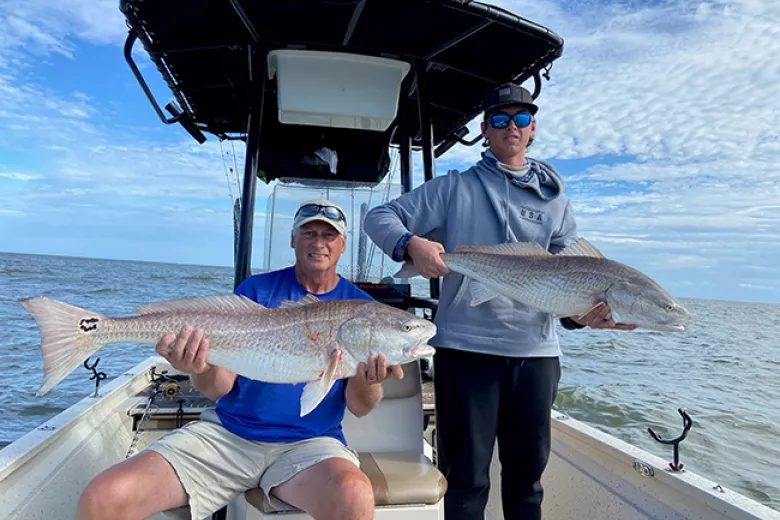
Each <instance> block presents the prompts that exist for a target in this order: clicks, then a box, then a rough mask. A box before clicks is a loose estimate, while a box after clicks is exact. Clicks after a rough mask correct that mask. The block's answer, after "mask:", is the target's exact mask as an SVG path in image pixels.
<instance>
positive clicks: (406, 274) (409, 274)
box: [393, 262, 420, 278]
mask: <svg viewBox="0 0 780 520" xmlns="http://www.w3.org/2000/svg"><path fill="white" fill-rule="evenodd" d="M415 276H420V273H418V272H417V269H415V267H414V264H413V263H412V262H404V264H403V265H402V266H401V269H400V270H399V271H398V272H397V273H395V274H394V275H393V278H414V277H415Z"/></svg>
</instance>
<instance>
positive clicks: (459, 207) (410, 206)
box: [364, 151, 577, 357]
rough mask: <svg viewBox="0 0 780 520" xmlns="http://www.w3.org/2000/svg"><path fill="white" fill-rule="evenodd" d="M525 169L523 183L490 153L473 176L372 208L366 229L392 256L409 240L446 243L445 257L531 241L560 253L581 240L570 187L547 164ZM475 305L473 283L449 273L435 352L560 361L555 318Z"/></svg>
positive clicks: (439, 182) (511, 305) (440, 181)
mask: <svg viewBox="0 0 780 520" xmlns="http://www.w3.org/2000/svg"><path fill="white" fill-rule="evenodd" d="M527 164H528V171H527V172H526V173H525V174H523V171H522V170H520V175H521V176H519V175H518V171H517V170H516V169H515V170H514V171H511V172H510V171H509V169H508V168H507V167H505V166H504V165H502V164H500V163H498V161H497V160H496V158H495V156H493V154H492V153H491V152H489V151H488V152H485V153H483V155H482V159H481V160H480V161H479V162H477V163H476V164H475V165H474V166H472V167H471V168H469V169H468V170H466V171H464V172H458V171H456V170H452V171H450V172H449V173H448V175H444V176H441V177H436V178H434V179H433V180H431V181H429V182H426V183H424V184H423V185H422V186H419V187H418V188H417V189H415V190H412V191H411V192H409V193H406V194H404V195H402V196H401V197H399V198H398V199H396V200H394V201H391V202H388V203H386V204H384V205H382V206H379V207H376V208H374V209H372V210H371V211H370V212H369V213H368V214H367V215H366V218H365V224H364V229H365V231H366V233H367V234H368V236H369V237H370V238H371V240H373V241H374V242H375V243H376V244H377V246H378V247H380V248H381V249H382V250H383V251H384V252H385V253H386V254H388V255H390V256H393V253H394V251H395V252H396V253H397V252H398V250H399V249H398V246H399V244H403V243H404V242H403V241H404V240H405V239H408V236H409V234H410V233H413V234H415V235H417V236H421V237H424V238H427V239H429V240H435V241H437V242H440V243H441V244H442V245H443V246H444V249H445V250H446V251H447V252H452V251H454V250H455V248H456V247H458V246H461V245H492V244H501V243H505V242H523V241H533V242H538V243H539V244H541V245H542V246H543V247H545V248H547V249H548V250H549V251H550V252H552V253H556V252H558V251H560V250H561V249H563V248H564V247H566V246H567V245H569V244H571V243H572V242H574V241H575V240H576V239H577V225H576V223H575V221H574V215H573V213H572V208H571V202H570V201H569V199H568V197H566V196H565V195H563V192H564V190H565V183H564V181H563V179H562V178H561V177H560V175H559V174H558V173H557V172H556V171H555V170H554V169H553V168H552V166H550V165H549V164H547V163H545V162H543V161H539V160H535V159H531V158H529V159H528V162H527ZM395 259H396V260H400V259H399V258H397V257H396V258H395ZM469 301H470V297H469V291H468V283H467V280H465V279H464V277H463V276H462V275H461V274H459V273H456V272H454V271H450V273H449V274H448V275H447V276H445V277H444V279H443V283H442V290H441V297H440V299H439V307H438V311H437V313H436V319H435V323H436V325H437V328H438V332H437V334H436V336H435V337H434V338H433V339H432V340H431V341H430V342H429V343H430V344H431V345H433V346H436V347H445V348H453V349H458V350H467V351H471V352H481V353H487V354H496V355H502V356H513V357H551V356H559V355H560V352H561V351H560V347H559V345H558V336H557V334H556V331H555V322H554V318H553V317H552V316H551V315H550V314H547V313H544V312H539V311H536V310H534V309H531V308H529V307H527V306H525V305H523V304H521V303H518V302H515V301H513V300H510V299H509V298H506V297H503V296H499V297H498V298H495V299H494V300H492V301H490V302H487V303H484V304H482V305H478V306H476V307H471V306H470V305H469Z"/></svg>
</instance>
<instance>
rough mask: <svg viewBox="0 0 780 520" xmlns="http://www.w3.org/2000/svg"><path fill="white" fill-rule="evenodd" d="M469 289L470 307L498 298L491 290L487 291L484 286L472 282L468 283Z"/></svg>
mask: <svg viewBox="0 0 780 520" xmlns="http://www.w3.org/2000/svg"><path fill="white" fill-rule="evenodd" d="M469 289H470V290H471V304H470V305H471V306H472V307H476V306H477V305H482V304H483V303H485V302H489V301H490V300H492V299H493V298H496V297H498V296H499V294H498V293H497V292H495V291H494V290H492V289H488V288H487V287H485V286H484V285H482V284H481V283H479V282H476V281H474V280H471V281H470V282H469Z"/></svg>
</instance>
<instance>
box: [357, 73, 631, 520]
mask: <svg viewBox="0 0 780 520" xmlns="http://www.w3.org/2000/svg"><path fill="white" fill-rule="evenodd" d="M483 108H484V110H485V119H484V121H483V122H482V134H483V136H484V137H485V139H486V140H487V142H488V143H489V149H488V150H487V151H485V152H484V153H483V156H482V159H481V160H480V161H478V162H477V163H476V164H475V165H474V166H472V167H471V168H469V169H468V170H466V171H464V172H457V171H451V172H449V174H448V175H445V176H441V177H437V178H435V179H433V180H431V181H429V182H426V183H425V184H423V185H422V186H420V187H418V188H417V189H415V190H413V191H411V192H409V193H406V194H404V195H402V196H401V197H399V198H398V199H396V200H394V201H391V202H388V203H387V204H384V205H382V206H379V207H377V208H374V209H373V210H371V211H370V212H369V213H368V214H367V215H366V218H365V224H364V229H365V231H366V233H367V234H368V236H369V237H371V239H372V240H373V241H374V242H375V243H376V244H377V246H378V247H380V248H381V249H382V250H383V251H384V252H385V253H386V254H388V255H390V256H391V257H392V258H393V259H394V260H396V261H399V262H400V261H402V260H411V261H412V262H413V264H414V266H415V268H416V269H417V271H418V272H419V273H420V274H421V275H422V276H424V277H426V278H435V277H439V276H443V277H444V278H443V284H442V290H441V297H440V299H439V305H438V310H437V312H436V318H435V323H436V325H437V328H438V333H437V335H436V337H434V338H433V339H431V340H430V342H429V343H430V344H431V345H433V346H435V347H438V348H437V353H436V355H435V357H434V385H435V395H436V431H437V436H438V438H437V441H438V442H437V456H438V463H439V468H440V469H441V471H442V473H443V474H444V475H445V477H446V478H447V481H448V491H447V494H446V496H445V498H444V514H445V518H447V520H461V519H463V520H476V519H479V520H482V519H483V517H484V510H485V506H486V504H487V499H488V492H489V489H490V463H491V459H492V455H493V446H494V443H495V440H496V438H498V449H499V460H500V462H501V484H502V486H501V487H502V493H501V495H502V506H503V511H504V517H505V518H507V519H512V520H518V519H523V520H525V519H539V518H541V502H542V496H543V491H542V487H541V477H542V473H543V471H544V469H545V467H546V465H547V461H548V458H549V454H550V410H551V408H552V404H553V402H554V401H555V397H556V395H557V391H558V382H559V379H560V373H561V372H560V363H559V356H560V354H561V351H560V347H559V344H558V337H557V334H556V331H555V322H554V319H553V317H552V316H551V315H550V314H547V313H544V312H540V311H537V310H534V309H531V308H529V307H526V306H524V305H522V304H520V303H518V302H515V301H513V300H510V299H508V298H504V297H499V298H495V299H493V300H491V301H489V302H486V303H484V304H482V305H478V306H475V307H471V306H470V304H469V298H468V283H467V279H465V278H464V277H463V276H462V275H461V274H459V273H456V272H454V271H453V272H451V271H449V269H448V268H447V266H446V264H445V263H444V261H443V260H442V258H441V254H442V253H444V252H445V250H446V251H454V250H455V248H457V247H458V246H461V245H492V244H501V243H506V242H518V241H534V242H538V243H539V244H541V245H542V246H543V247H545V248H546V249H548V250H549V251H550V252H551V253H557V252H558V251H560V250H561V249H563V248H564V247H566V246H568V245H569V244H571V243H572V242H574V241H575V240H576V239H577V225H576V222H575V220H574V215H573V212H572V207H571V202H570V201H569V199H568V198H567V197H566V196H565V195H564V194H563V192H564V190H565V183H564V181H563V179H562V178H561V177H560V175H559V174H558V173H557V172H556V171H555V170H554V169H553V168H552V166H550V165H549V164H547V163H545V162H543V161H540V160H537V159H532V158H528V157H526V155H525V152H526V148H527V147H528V145H529V144H530V143H531V142H532V141H533V137H534V132H535V130H536V120H535V117H534V116H535V114H536V112H537V110H538V107H537V106H536V105H535V104H534V103H533V98H532V96H531V94H530V92H528V90H526V89H525V88H523V87H520V86H517V85H512V84H508V85H503V86H501V87H499V88H498V89H496V90H495V91H493V92H492V93H491V95H490V96H489V97H488V99H487V100H486V101H485V104H484V107H483ZM561 323H562V325H563V326H564V327H566V328H569V329H574V328H582V327H585V326H590V327H594V328H619V329H628V330H630V329H633V328H635V326H634V325H626V324H620V323H617V324H616V323H615V322H614V320H613V319H612V317H611V314H610V311H609V307H608V306H607V305H606V303H602V304H600V305H599V306H597V307H596V308H594V309H592V310H591V311H589V312H588V313H587V314H586V315H583V316H580V317H578V318H577V319H571V318H564V319H562V320H561Z"/></svg>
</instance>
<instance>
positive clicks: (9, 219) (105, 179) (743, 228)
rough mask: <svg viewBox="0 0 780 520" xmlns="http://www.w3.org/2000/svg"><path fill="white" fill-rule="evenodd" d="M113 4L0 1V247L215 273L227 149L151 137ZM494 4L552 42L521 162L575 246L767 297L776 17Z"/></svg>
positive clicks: (636, 6)
mask: <svg viewBox="0 0 780 520" xmlns="http://www.w3.org/2000/svg"><path fill="white" fill-rule="evenodd" d="M117 5H118V0H106V1H104V0H56V1H55V0H3V1H2V2H0V27H2V30H1V31H0V251H10V252H21V253H40V254H60V255H73V256H87V257H102V258H121V259H134V260H155V261H166V262H183V263H197V264H206V265H231V263H232V241H233V229H232V207H231V202H230V196H231V193H232V195H234V196H235V195H236V194H237V186H236V182H235V179H233V178H232V173H231V172H230V171H229V170H226V169H227V168H229V167H232V166H233V164H234V157H233V155H232V154H233V150H232V148H231V147H230V145H229V144H228V145H224V144H223V146H222V148H220V145H219V143H218V142H216V140H215V139H213V138H212V139H210V140H209V142H207V143H206V144H205V145H202V146H201V145H198V144H197V143H196V142H195V141H193V140H192V139H191V138H190V137H189V136H188V135H187V134H185V133H184V132H183V131H182V130H181V129H180V128H178V127H168V126H165V125H163V124H162V123H160V121H159V120H158V119H157V116H156V115H155V114H154V112H153V111H152V109H151V107H150V105H149V104H148V102H147V101H146V99H145V97H144V96H143V94H142V92H141V89H140V88H139V87H138V85H137V84H136V82H135V79H134V78H133V77H132V75H131V73H130V70H129V69H128V67H127V65H126V64H125V62H124V60H123V57H122V44H123V42H124V37H125V32H126V28H125V24H124V20H123V18H122V16H121V15H120V13H119V11H118V9H117ZM501 5H503V6H504V7H507V8H509V9H510V10H512V11H514V12H516V13H518V14H520V15H521V16H525V17H527V18H530V19H532V20H534V21H537V22H539V23H541V24H543V25H546V26H548V27H550V28H551V29H553V30H554V31H556V32H557V33H558V34H560V35H562V36H563V37H564V39H565V41H566V46H565V50H564V56H563V57H562V58H561V59H560V60H558V61H557V62H556V64H555V65H554V67H553V69H552V78H551V81H549V82H546V83H545V87H544V90H543V95H542V97H541V98H540V99H539V104H540V105H541V111H540V113H539V114H538V126H537V128H538V139H537V143H536V144H535V145H534V146H533V148H532V153H531V155H534V156H536V157H539V158H543V159H545V160H548V161H550V162H551V163H552V164H553V165H555V166H556V167H557V168H558V169H559V170H560V171H561V172H562V173H563V174H564V176H565V177H566V179H567V182H568V194H569V195H570V196H571V197H572V199H573V200H574V202H575V207H576V213H577V216H578V220H579V225H580V230H581V234H582V235H583V236H586V237H588V238H589V239H590V240H591V241H592V242H594V243H595V244H596V245H597V246H598V247H600V248H601V249H602V250H603V251H604V252H605V253H606V254H607V255H608V256H610V257H612V258H615V259H618V260H621V261H623V262H625V263H628V264H630V265H633V266H635V267H638V268H639V269H641V270H643V271H645V272H647V273H648V274H650V275H651V276H653V277H654V278H656V279H657V280H658V281H659V282H661V283H662V284H663V285H664V286H665V287H667V288H668V289H669V290H670V291H671V292H672V293H674V294H676V295H679V296H689V297H702V298H718V299H728V300H742V301H773V302H778V301H780V261H778V257H780V166H778V164H779V163H780V3H778V2H772V1H769V0H728V1H725V0H724V1H712V2H686V1H682V0H680V1H677V2H664V1H652V2H639V1H629V2H591V1H580V0H577V1H573V0H570V1H568V2H563V1H545V0H534V1H503V2H501ZM138 58H139V59H140V60H142V59H143V56H142V55H141V54H140V53H139V54H138ZM145 71H146V73H147V77H149V78H150V79H155V77H156V76H155V74H154V70H153V69H151V68H146V70H145ZM155 89H156V90H155V92H156V93H157V94H158V98H159V99H161V100H162V101H163V102H165V101H167V100H168V99H170V97H171V96H170V94H169V93H167V92H166V91H165V90H164V89H163V88H162V87H161V86H160V85H159V82H155ZM473 128H474V129H476V128H477V127H476V125H474V126H473ZM236 152H238V150H236ZM479 152H480V149H479V147H473V148H455V149H453V150H452V151H451V152H450V154H449V155H448V157H447V158H446V159H443V160H441V161H439V162H438V163H437V168H438V170H439V171H440V172H442V171H444V170H446V169H449V168H466V167H468V165H469V164H470V163H472V162H473V161H474V160H475V159H476V158H477V157H478V154H479ZM241 160H242V157H241V154H240V153H239V154H238V157H236V161H237V164H238V167H239V171H241V170H242V164H241ZM418 171H419V169H418ZM229 180H230V181H231V182H229ZM270 193H271V189H270V188H269V187H266V186H263V185H262V184H261V185H259V186H258V202H257V218H256V224H255V229H256V237H257V239H256V241H255V246H254V247H255V254H256V256H255V261H254V262H253V264H254V265H255V266H258V267H259V266H262V265H263V262H262V258H263V255H262V250H263V241H264V232H265V228H266V223H265V210H266V200H267V197H268V195H269V194H270ZM278 224H279V226H280V228H285V226H289V221H287V222H284V221H281V220H280V221H279V222H278ZM278 235H279V234H278V233H277V236H278Z"/></svg>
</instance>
